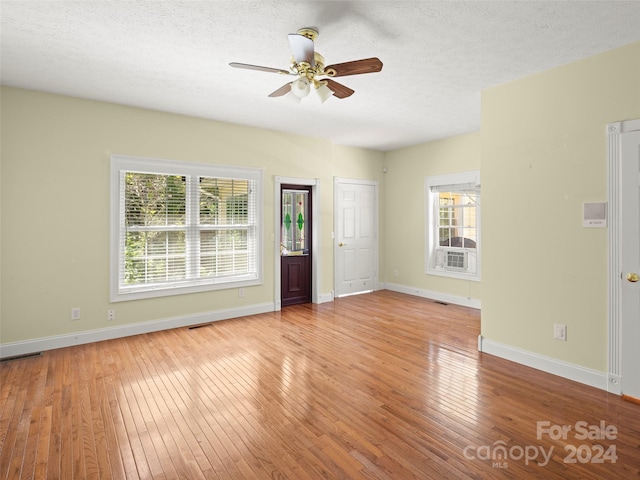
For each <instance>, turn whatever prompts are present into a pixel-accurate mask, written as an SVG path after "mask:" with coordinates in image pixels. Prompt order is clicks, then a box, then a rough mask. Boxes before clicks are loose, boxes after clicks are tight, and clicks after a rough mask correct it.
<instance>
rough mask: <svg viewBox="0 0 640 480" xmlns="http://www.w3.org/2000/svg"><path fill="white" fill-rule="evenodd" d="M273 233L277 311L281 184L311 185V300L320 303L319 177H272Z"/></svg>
mask: <svg viewBox="0 0 640 480" xmlns="http://www.w3.org/2000/svg"><path fill="white" fill-rule="evenodd" d="M274 180H275V182H274V183H275V185H274V201H273V205H274V208H273V212H274V215H273V216H274V230H273V231H274V232H275V233H274V234H273V236H272V237H273V240H274V241H273V251H274V266H273V270H274V282H273V283H274V300H275V301H274V310H275V311H276V312H277V311H279V310H282V292H281V290H280V289H281V287H282V284H281V280H280V278H281V277H280V274H281V270H282V269H281V265H280V242H281V241H282V238H281V235H280V223H281V222H280V215H281V212H280V204H281V202H282V198H281V197H282V195H281V190H282V185H283V184H293V185H304V186H310V187H311V218H313V219H314V220H313V227H312V229H311V301H312V302H313V303H320V301H319V295H318V288H319V286H320V279H321V276H320V274H321V272H320V265H321V253H320V248H319V247H320V179H318V178H297V177H281V176H279V175H276V176H275V177H274Z"/></svg>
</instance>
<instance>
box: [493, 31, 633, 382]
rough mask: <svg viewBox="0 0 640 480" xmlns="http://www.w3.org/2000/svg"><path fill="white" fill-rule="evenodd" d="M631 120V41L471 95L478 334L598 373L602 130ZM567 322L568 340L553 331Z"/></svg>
mask: <svg viewBox="0 0 640 480" xmlns="http://www.w3.org/2000/svg"><path fill="white" fill-rule="evenodd" d="M639 117H640V43H636V44H633V45H630V46H627V47H623V48H619V49H616V50H613V51H611V52H608V53H604V54H601V55H598V56H594V57H591V58H588V59H585V60H582V61H579V62H575V63H572V64H569V65H566V66H563V67H560V68H556V69H553V70H550V71H546V72H543V73H540V74H537V75H533V76H530V77H527V78H524V79H521V80H518V81H515V82H512V83H509V84H506V85H503V86H500V87H496V88H493V89H490V90H488V91H485V92H484V93H483V95H482V132H481V134H482V171H481V174H482V205H483V210H482V228H483V230H482V242H483V243H482V248H483V250H482V261H483V264H482V269H483V270H482V275H483V277H482V287H483V288H482V335H483V337H484V338H487V339H489V340H492V341H495V342H499V343H503V344H507V345H510V346H513V347H517V348H520V349H523V350H526V351H529V352H533V353H537V354H540V355H545V356H549V357H553V358H556V359H559V360H563V361H566V362H569V363H573V364H577V365H581V366H583V367H587V368H591V369H594V370H598V371H606V370H607V338H608V336H607V328H608V320H607V230H606V229H595V228H583V227H582V210H583V203H584V202H604V201H606V200H607V178H606V174H607V148H606V140H607V138H606V133H605V128H606V124H607V123H611V122H615V121H619V120H625V119H632V118H639ZM554 323H562V324H566V325H567V341H566V342H561V341H558V340H554V339H553V324H554Z"/></svg>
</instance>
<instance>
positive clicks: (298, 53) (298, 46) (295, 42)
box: [289, 33, 316, 67]
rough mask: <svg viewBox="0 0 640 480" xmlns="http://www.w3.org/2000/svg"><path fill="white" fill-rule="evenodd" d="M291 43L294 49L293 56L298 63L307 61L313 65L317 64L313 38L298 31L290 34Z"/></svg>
mask: <svg viewBox="0 0 640 480" xmlns="http://www.w3.org/2000/svg"><path fill="white" fill-rule="evenodd" d="M289 45H291V50H292V51H293V58H295V59H296V62H297V63H301V62H306V63H308V64H309V65H311V66H312V67H315V66H316V61H315V56H314V54H313V40H311V39H310V38H308V37H305V36H304V35H300V34H298V33H290V34H289Z"/></svg>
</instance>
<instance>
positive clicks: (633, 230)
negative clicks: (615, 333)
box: [620, 131, 640, 399]
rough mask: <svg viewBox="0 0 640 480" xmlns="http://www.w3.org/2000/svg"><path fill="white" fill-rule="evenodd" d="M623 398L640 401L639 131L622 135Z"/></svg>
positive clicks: (621, 291) (621, 288)
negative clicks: (624, 396)
mask: <svg viewBox="0 0 640 480" xmlns="http://www.w3.org/2000/svg"><path fill="white" fill-rule="evenodd" d="M621 153H622V165H621V173H622V175H621V178H622V188H621V194H622V196H621V200H622V201H621V206H620V213H621V238H620V241H621V253H622V262H621V263H622V275H621V278H620V281H621V282H622V285H621V287H620V293H621V300H622V305H621V313H622V323H621V334H622V342H621V374H622V394H623V395H628V396H631V397H634V398H637V399H640V281H639V278H638V277H639V276H640V131H633V132H628V133H623V134H622V135H621Z"/></svg>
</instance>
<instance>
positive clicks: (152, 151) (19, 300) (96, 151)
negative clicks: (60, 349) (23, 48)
mask: <svg viewBox="0 0 640 480" xmlns="http://www.w3.org/2000/svg"><path fill="white" fill-rule="evenodd" d="M1 95H2V103H1V107H2V110H1V114H2V117H1V121H2V131H1V134H2V142H1V147H0V148H1V150H0V154H1V157H0V158H1V162H2V163H1V169H2V177H1V180H2V192H1V193H2V203H1V206H2V244H1V247H2V256H1V260H2V279H1V282H2V299H1V300H2V306H1V317H0V328H1V330H0V335H1V337H0V343H2V344H6V343H12V342H17V341H22V340H28V339H36V338H43V337H49V336H58V335H64V334H70V333H75V332H82V331H88V330H94V329H101V328H106V327H116V326H122V325H126V324H132V323H137V322H146V321H152V320H158V319H164V318H172V317H181V316H186V315H191V314H198V313H203V312H212V311H218V310H223V309H233V308H239V307H244V306H250V305H259V304H265V303H269V302H273V301H274V262H275V247H274V244H273V242H272V241H271V235H272V234H273V233H275V232H274V231H273V230H274V222H275V220H274V205H273V203H274V195H275V194H274V184H275V182H274V176H286V177H301V178H318V179H320V184H321V190H320V193H321V198H320V210H321V215H320V219H319V221H320V222H321V224H320V228H321V234H322V238H321V239H320V251H321V253H322V265H321V270H320V271H321V273H322V278H321V282H320V283H321V284H320V286H319V289H318V290H319V293H320V294H321V295H325V296H326V295H329V294H330V293H331V291H332V289H333V246H332V245H333V244H332V240H331V232H332V230H333V214H332V212H333V177H334V176H345V177H347V176H348V177H357V178H367V179H374V180H375V179H377V178H379V172H380V169H381V166H382V154H381V153H380V152H375V151H368V150H364V149H347V148H342V147H335V149H336V153H335V154H334V146H333V145H332V144H331V142H329V141H327V140H324V139H318V138H310V137H303V136H296V135H289V134H283V133H278V132H274V131H268V130H263V129H256V128H250V127H244V126H238V125H230V124H225V123H219V122H213V121H209V120H203V119H197V118H189V117H184V116H180V115H172V114H166V113H160V112H154V111H149V110H142V109H137V108H129V107H124V106H119V105H113V104H107V103H101V102H94V101H88V100H82V99H77V98H71V97H64V96H58V95H50V94H45V93H38V92H32V91H27V90H21V89H14V88H6V87H3V88H2V91H1ZM112 153H116V154H123V155H132V156H143V157H153V158H162V159H172V160H181V161H189V162H201V163H219V164H225V165H244V166H252V167H264V169H265V170H264V192H263V193H264V197H263V198H264V226H265V229H264V285H262V286H256V287H250V288H246V289H245V297H244V298H238V296H237V294H236V293H235V289H234V290H232V293H231V294H229V291H215V292H207V293H199V294H192V295H178V296H172V297H165V298H156V299H147V300H139V301H129V302H121V303H117V304H110V303H109V282H108V281H109V206H110V203H109V201H110V200H109V156H110V154H112ZM334 156H335V157H336V158H337V159H338V160H339V161H336V160H335V159H334ZM352 159H353V161H352ZM72 307H80V309H81V319H80V320H78V321H71V320H70V310H71V308H72ZM108 309H115V310H116V320H115V321H113V322H107V310H108Z"/></svg>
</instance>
